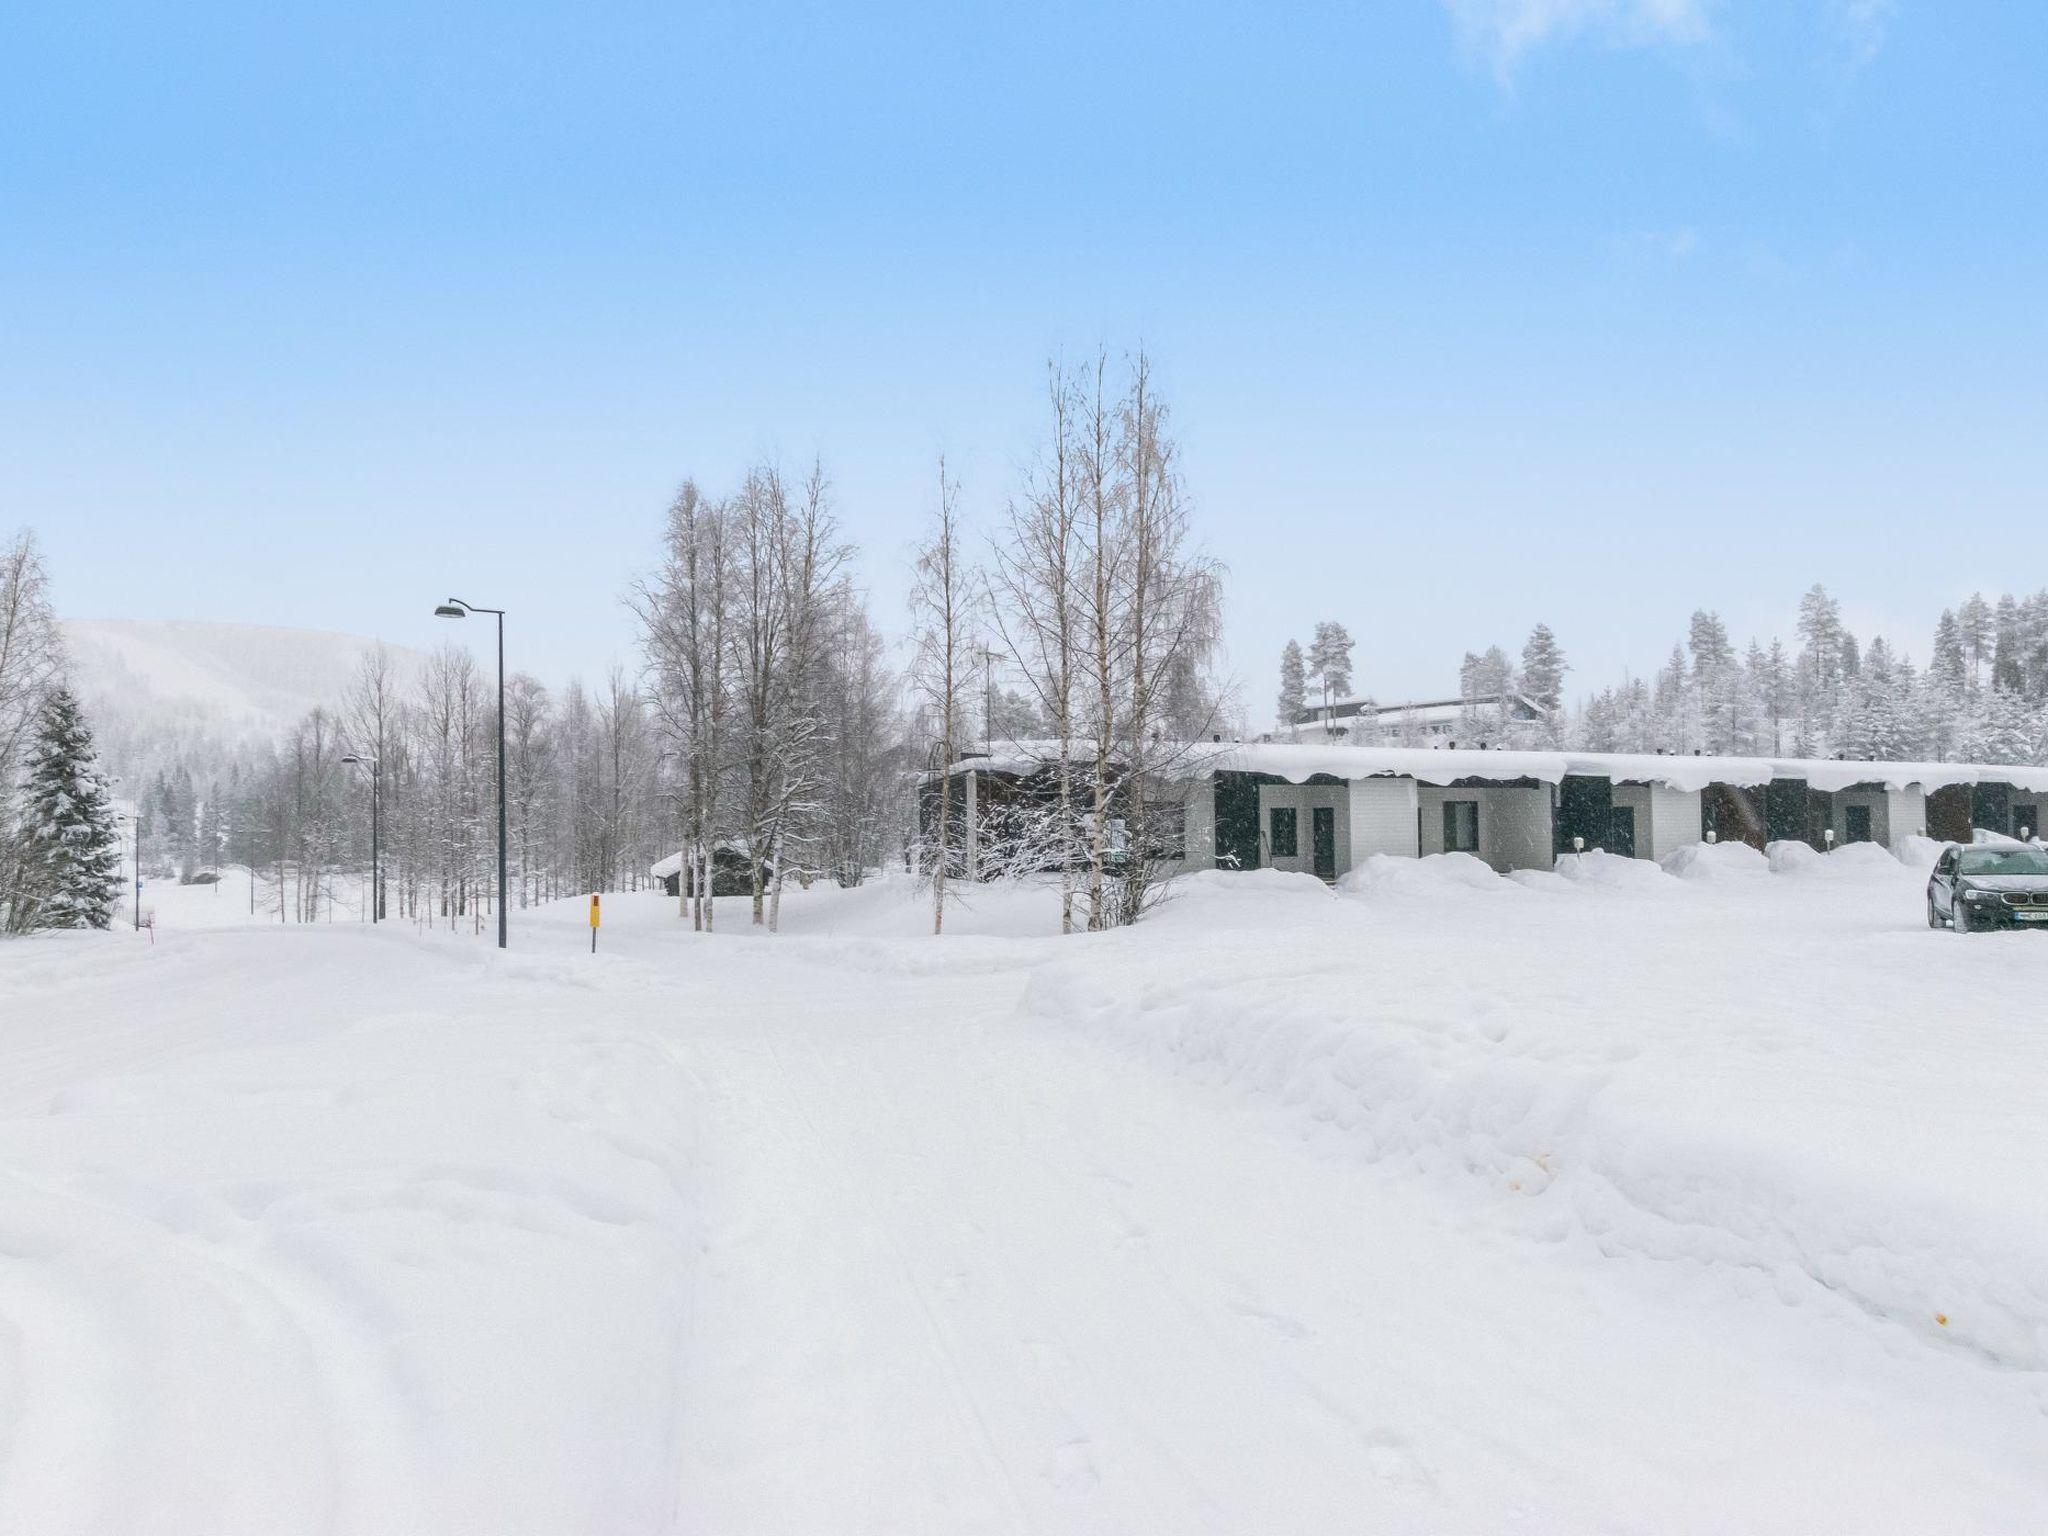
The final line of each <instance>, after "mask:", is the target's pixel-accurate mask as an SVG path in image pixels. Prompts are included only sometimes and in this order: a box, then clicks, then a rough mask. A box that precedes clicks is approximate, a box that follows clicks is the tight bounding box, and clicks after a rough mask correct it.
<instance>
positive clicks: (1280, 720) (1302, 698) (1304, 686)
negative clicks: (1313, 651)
mask: <svg viewBox="0 0 2048 1536" xmlns="http://www.w3.org/2000/svg"><path fill="white" fill-rule="evenodd" d="M1307 699H1308V667H1307V664H1306V663H1305V662H1303V660H1302V657H1301V642H1300V641H1298V640H1290V641H1288V642H1287V644H1286V645H1285V646H1284V647H1282V648H1281V651H1280V693H1279V696H1278V698H1276V699H1275V700H1274V703H1273V719H1274V722H1275V723H1276V724H1278V725H1279V727H1280V729H1281V730H1283V731H1285V730H1290V729H1292V728H1293V726H1294V724H1295V722H1296V721H1298V720H1300V719H1301V712H1302V710H1303V709H1304V708H1305V707H1306V704H1307Z"/></svg>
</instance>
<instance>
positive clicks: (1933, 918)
mask: <svg viewBox="0 0 2048 1536" xmlns="http://www.w3.org/2000/svg"><path fill="white" fill-rule="evenodd" d="M1941 925H1942V924H1941V914H1940V913H1939V912H1937V911H1935V910H1934V898H1933V897H1932V896H1929V897H1928V898H1927V926H1928V927H1930V928H1939V927H1941Z"/></svg>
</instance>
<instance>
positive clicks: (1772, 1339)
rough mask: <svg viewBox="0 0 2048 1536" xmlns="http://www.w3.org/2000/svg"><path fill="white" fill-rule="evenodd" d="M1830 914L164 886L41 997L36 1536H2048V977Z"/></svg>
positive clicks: (34, 1007) (32, 1393) (1869, 892)
mask: <svg viewBox="0 0 2048 1536" xmlns="http://www.w3.org/2000/svg"><path fill="white" fill-rule="evenodd" d="M1571 862H1572V861H1567V863H1568V864H1571ZM1779 862H1780V864H1781V866H1782V867H1781V868H1780V869H1779V870H1778V871H1776V872H1774V871H1773V869H1772V866H1771V862H1770V861H1769V860H1766V859H1764V858H1763V857H1762V856H1761V855H1754V854H1750V853H1749V852H1748V850H1741V851H1740V852H1738V851H1736V850H1734V849H1724V850H1717V851H1713V852H1712V853H1710V854H1708V855H1706V856H1695V857H1694V858H1691V859H1688V860H1682V861H1675V868H1674V870H1673V871H1671V872H1667V871H1664V870H1659V869H1657V868H1656V867H1655V866H1652V865H1648V864H1629V863H1628V861H1621V860H1606V859H1604V858H1602V857H1597V856H1592V855H1589V856H1588V857H1587V859H1586V860H1584V861H1579V862H1578V863H1577V864H1576V866H1575V867H1570V868H1565V869H1561V870H1560V871H1559V873H1557V874H1541V875H1534V876H1522V877H1517V878H1514V879H1503V878H1500V877H1497V876H1494V875H1492V873H1491V872H1490V871H1487V870H1485V869H1484V868H1483V866H1481V867H1478V868H1474V867H1471V866H1472V865H1474V864H1476V861H1463V862H1462V863H1461V862H1459V861H1457V860H1425V861H1420V862H1417V861H1401V862H1400V863H1399V864H1398V865H1396V864H1393V863H1391V862H1390V863H1389V865H1388V866H1387V867H1384V868H1382V867H1379V866H1377V865H1376V866H1374V867H1372V868H1369V869H1367V870H1364V871H1360V872H1359V873H1358V874H1357V875H1355V876H1353V877H1350V878H1348V879H1347V881H1346V886H1347V889H1345V890H1342V891H1338V892H1332V891H1329V890H1327V889H1325V888H1323V887H1322V886H1320V885H1318V884H1316V883H1315V882H1314V881H1312V880H1310V879H1308V878H1306V877H1302V876H1285V875H1276V874H1263V875H1251V876H1228V875H1211V876H1203V877H1198V878H1197V879H1194V880H1191V881H1189V882H1186V883H1185V884H1184V885H1183V886H1182V887H1181V888H1180V890H1179V892H1178V894H1177V895H1176V897H1175V898H1174V899H1173V900H1172V901H1171V902H1169V903H1168V904H1167V906H1165V907H1164V908H1163V909H1161V910H1160V911H1159V912H1158V913H1157V914H1155V915H1154V916H1153V917H1152V918H1151V919H1150V920H1148V922H1147V923H1146V924H1144V925H1143V926H1142V927H1141V928H1140V929H1138V930H1136V931H1132V932H1127V933H1120V934H1114V935H1107V936H1099V937H1082V938H1075V939H1066V940H1062V939H1059V938H1058V937H1056V936H1051V935H1050V934H1049V933H1048V929H1049V928H1050V927H1051V926H1052V925H1053V923H1054V922H1055V921H1056V912H1055V905H1056V904H1055V900H1054V898H1053V897H1052V896H1051V894H1050V893H1048V892H1047V891H1045V890H1044V889H1042V888H1041V889H1015V888H1005V889H1000V890H989V889H980V890H975V891H973V892H972V893H971V902H972V904H971V906H969V907H966V908H963V909H961V910H958V911H956V912H955V913H953V914H952V915H951V916H950V917H949V920H948V927H949V930H950V931H949V936H948V937H947V938H946V939H944V940H941V941H937V942H934V941H933V940H932V939H930V938H929V937H928V936H919V935H918V932H917V930H918V928H919V926H920V923H921V920H922V918H921V908H920V907H919V905H918V903H917V900H916V897H915V895H914V893H912V892H910V891H909V890H907V889H906V888H905V887H904V886H903V885H901V884H897V883H891V884H886V885H883V886H880V887H873V888H869V889H867V890H864V891H859V892H844V893H842V892H836V891H831V892H828V891H822V890H821V891H817V892H811V893H793V894H792V895H790V896H789V897H788V898H786V900H785V908H784V914H783V917H784V926H785V928H786V929H787V930H788V932H787V933H785V934H784V935H783V936H782V937H780V938H777V939H765V938H756V937H753V936H750V935H747V934H746V933H745V932H744V931H743V929H744V911H743V904H741V903H739V902H722V903H721V910H720V914H719V920H720V925H721V927H722V928H729V929H730V930H731V931H730V932H729V933H721V934H720V935H718V936H716V937H713V938H710V939H705V938H701V937H696V936H692V935H689V934H687V933H683V932H678V931H677V929H676V923H675V914H674V903H673V902H670V901H667V900H664V899H662V898H660V897H655V896H637V897H629V896H613V897H607V898H606V900H605V908H604V911H605V926H604V928H603V930H602V932H601V935H600V939H599V952H598V953H597V955H595V956H594V957H593V956H592V955H591V954H590V953H589V952H588V944H589V930H588V928H587V927H586V926H585V925H584V919H585V916H586V914H587V910H588V908H587V904H586V903H585V902H584V901H583V900H581V899H579V900H576V901H567V902H562V903H558V904H556V905H554V906H552V907H550V908H547V909H545V910H542V911H538V912H529V913H520V914H515V920H514V925H513V937H514V944H515V946H516V947H515V948H514V950H513V951H512V952H511V953H509V954H507V955H502V956H501V955H499V954H498V953H497V952H496V951H495V950H493V949H492V948H491V947H490V945H489V942H488V938H487V937H486V939H485V940H483V941H479V940H478V939H477V938H475V937H474V936H473V935H472V934H471V933H470V932H469V931H468V929H467V926H465V928H464V930H463V931H462V932H460V933H458V934H454V935H451V934H449V933H447V932H446V931H445V930H441V931H434V930H428V929H424V928H421V927H419V926H416V925H413V924H410V923H405V922H393V923H390V924H388V925H386V926H385V927H384V928H382V929H381V930H379V931H375V932H373V931H371V930H369V929H368V928H366V927H365V926H363V925H362V924H360V923H355V922H348V921H338V922H335V923H333V924H320V925H315V926H311V927H300V926H297V925H282V926H281V925H279V924H277V923H276V922H275V919H274V912H273V913H271V915H270V920H269V921H268V922H265V921H263V914H262V913H259V915H258V920H257V921H256V922H255V923H254V924H252V923H251V922H250V919H249V916H248V912H247V905H248V892H247V886H246V882H244V883H243V884H242V885H241V886H239V887H238V886H237V884H236V882H237V881H238V880H241V879H242V876H240V875H239V873H230V875H229V877H228V882H227V884H226V885H225V886H224V887H223V888H222V890H221V891H220V893H219V894H215V893H213V892H212V891H209V890H207V889H205V888H192V889H185V890H180V889H178V888H176V887H172V886H167V885H153V886H151V887H150V889H149V890H148V891H147V892H146V893H145V909H146V910H152V911H154V913H155V915H156V917H157V923H158V926H157V929H156V932H155V936H154V942H151V939H150V936H149V935H148V934H143V935H140V936H138V935H136V934H135V933H133V932H132V931H121V932H116V933H114V934H111V935H90V936H88V935H53V936H46V937H42V938H37V939H33V940H28V941H22V942H15V943H8V944H6V945H4V946H0V1531H7V1532H13V1531H24V1532H29V1531H33V1532H37V1533H45V1532H49V1533H60V1532H85V1531H91V1532H131V1531H150V1532H193V1533H206V1536H226V1533H239V1532H250V1533H255V1532H264V1533H274V1532H285V1531H291V1532H297V1531H313V1530H325V1531H336V1532H344V1533H352V1532H362V1533H385V1532H431V1533H440V1532H471V1531H474V1532H493V1533H499V1532H533V1533H543V1532H545V1533H550V1536H560V1533H569V1532H590V1533H607V1536H609V1533H619V1532H629V1533H630V1532H657V1531H685V1532H704V1533H712V1532H717V1533H727V1532H744V1533H755V1532H791V1533H795V1532H804V1533H816V1532H888V1533H922V1532H932V1533H953V1532H979V1531H991V1532H1016V1531H1044V1532H1069V1531H1071V1532H1119V1533H1124V1532H1196V1531H1202V1532H1209V1531H1228V1532H1245V1533H1253V1532H1259V1533H1265V1532H1325V1531H1361V1532H1376V1533H1377V1532H1510V1531H1512V1532H1533V1531H1556V1532H1582V1531H1589V1530H1616V1531H1643V1532H1657V1533H1667V1532H1726V1531H1744V1532H1751V1531H1783V1532H1812V1531H1829V1532H1833V1531H1842V1532H1852V1531H1853V1532H1859V1533H1862V1532H1872V1531H1901V1532H1903V1531H1912V1532H1927V1531H1942V1532H1969V1531H1985V1532H1991V1531H1996V1532H2010V1531H2022V1530H2030V1529H2040V1528H2043V1527H2044V1526H2048V1450H2044V1445H2048V1381H2044V1367H2048V1195H2044V1185H2043V1179H2042V1172H2041V1170H2042V1169H2043V1168H2044V1167H2048V1115H2044V1114H2043V1111H2042V1106H2043V1104H2044V1102H2048V1028H2044V1023H2043V1019H2044V1012H2048V1010H2044V1008H2043V1006H2042V1001H2043V985H2044V982H2048V936H2041V935H2031V934H2012V935H2006V934H1986V935H1971V936H1968V937H1964V936H1958V935H1955V934H1951V933H1947V932H1933V931H1930V930H1929V929H1928V928H1927V927H1926V924H1925V910H1924V905H1923V896H1922V890H1923V883H1924V871H1923V870H1921V869H1917V868H1914V869H1909V868H1907V867H1905V866H1904V865H1901V864H1899V863H1898V862H1897V861H1894V860H1891V859H1889V858H1887V857H1885V856H1883V855H1879V854H1875V853H1874V851H1872V850H1868V849H1864V850H1844V851H1843V852H1842V853H1838V854H1835V855H1830V856H1828V857H1827V858H1825V859H1822V858H1815V859H1813V860H1785V859H1781V860H1780V861H1779Z"/></svg>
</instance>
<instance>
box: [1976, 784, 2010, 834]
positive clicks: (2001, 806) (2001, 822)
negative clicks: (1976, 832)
mask: <svg viewBox="0 0 2048 1536" xmlns="http://www.w3.org/2000/svg"><path fill="white" fill-rule="evenodd" d="M1970 825H1971V826H1973V827H1982V828H1983V829H1984V830H1985V831H1987V832H2009V831H2011V829H2012V786H2011V785H2010V784H1997V783H1992V784H1978V785H1975V786H1973V787H1972V788H1971V790H1970Z"/></svg>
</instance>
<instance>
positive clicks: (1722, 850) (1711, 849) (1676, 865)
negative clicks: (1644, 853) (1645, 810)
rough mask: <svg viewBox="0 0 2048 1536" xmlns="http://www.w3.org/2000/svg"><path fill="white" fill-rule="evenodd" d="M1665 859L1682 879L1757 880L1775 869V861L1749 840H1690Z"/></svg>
mask: <svg viewBox="0 0 2048 1536" xmlns="http://www.w3.org/2000/svg"><path fill="white" fill-rule="evenodd" d="M1661 862H1662V865H1663V868H1664V872H1665V873H1666V874H1669V875H1675V876H1677V877H1678V878H1679V879H1681V880H1753V879H1755V878H1756V877H1757V876H1759V875H1768V874H1769V873H1770V872H1771V861H1770V860H1769V859H1767V858H1765V857H1764V856H1763V855H1762V854H1761V853H1759V852H1757V850H1756V849H1754V848H1752V847H1750V846H1749V844H1747V843H1688V844H1687V845H1686V846H1685V847H1683V848H1680V849H1679V850H1678V851H1677V852H1675V853H1669V854H1666V855H1665V856H1664V858H1663V860H1662V861H1661Z"/></svg>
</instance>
